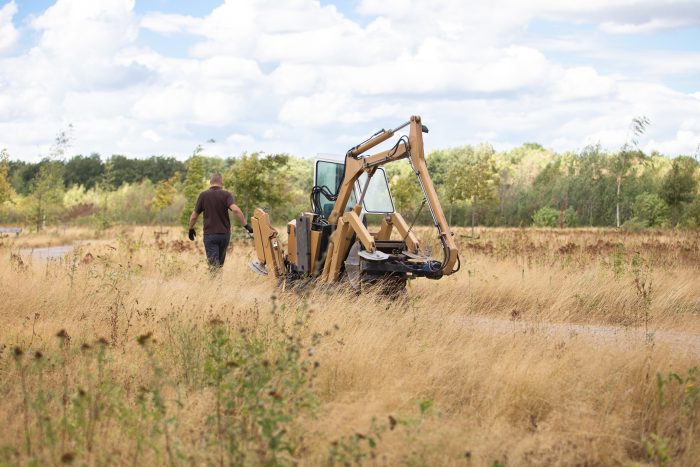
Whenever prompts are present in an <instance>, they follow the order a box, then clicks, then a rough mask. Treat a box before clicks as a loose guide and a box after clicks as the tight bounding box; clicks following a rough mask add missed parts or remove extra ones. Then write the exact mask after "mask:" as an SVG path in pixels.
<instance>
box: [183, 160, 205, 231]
mask: <svg viewBox="0 0 700 467" xmlns="http://www.w3.org/2000/svg"><path fill="white" fill-rule="evenodd" d="M200 152H201V148H200V147H198V148H197V149H196V150H195V152H194V154H192V156H191V157H190V158H189V159H187V162H186V163H185V165H186V167H187V175H186V176H185V181H184V183H183V185H182V194H183V195H184V197H185V206H184V207H183V208H182V212H181V213H180V223H181V224H182V227H183V228H184V229H185V230H187V227H188V225H189V221H190V214H191V213H192V210H193V209H194V205H195V203H196V202H197V197H198V196H199V193H200V192H201V191H202V190H203V189H204V187H205V179H204V164H203V161H202V157H201V156H200V155H199V153H200Z"/></svg>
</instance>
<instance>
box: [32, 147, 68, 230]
mask: <svg viewBox="0 0 700 467" xmlns="http://www.w3.org/2000/svg"><path fill="white" fill-rule="evenodd" d="M62 204H63V165H61V164H60V163H59V162H57V161H52V160H46V161H44V163H43V164H42V165H41V166H40V168H39V172H38V173H37V174H36V177H34V180H32V183H31V196H30V198H29V221H30V222H31V223H32V224H34V226H35V227H36V230H37V231H39V230H42V229H43V228H44V227H45V226H46V223H47V222H50V221H51V220H53V218H55V217H56V215H57V214H58V211H59V210H60V208H61V207H62Z"/></svg>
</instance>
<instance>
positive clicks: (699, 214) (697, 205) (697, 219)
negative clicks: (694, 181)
mask: <svg viewBox="0 0 700 467" xmlns="http://www.w3.org/2000/svg"><path fill="white" fill-rule="evenodd" d="M681 225H683V226H684V227H690V228H693V229H698V228H700V196H696V197H695V199H694V200H693V201H692V202H691V203H689V204H688V205H687V206H686V208H685V210H684V212H683V217H682V218H681Z"/></svg>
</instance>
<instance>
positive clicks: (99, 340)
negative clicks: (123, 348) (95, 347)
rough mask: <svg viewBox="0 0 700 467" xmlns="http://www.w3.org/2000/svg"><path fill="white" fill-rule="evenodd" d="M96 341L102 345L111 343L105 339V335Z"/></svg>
mask: <svg viewBox="0 0 700 467" xmlns="http://www.w3.org/2000/svg"><path fill="white" fill-rule="evenodd" d="M96 342H97V343H98V344H100V345H103V346H104V345H108V344H109V341H108V340H107V339H105V338H104V337H100V338H99V339H97V341H96Z"/></svg>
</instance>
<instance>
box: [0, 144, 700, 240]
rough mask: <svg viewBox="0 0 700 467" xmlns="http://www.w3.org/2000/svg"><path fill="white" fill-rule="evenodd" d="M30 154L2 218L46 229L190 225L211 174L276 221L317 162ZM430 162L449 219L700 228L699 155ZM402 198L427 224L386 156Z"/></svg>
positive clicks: (483, 151)
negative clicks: (56, 226) (53, 225)
mask: <svg viewBox="0 0 700 467" xmlns="http://www.w3.org/2000/svg"><path fill="white" fill-rule="evenodd" d="M56 146H57V148H58V149H55V150H54V151H53V153H52V155H51V156H50V157H47V158H45V159H43V160H41V161H40V162H36V163H30V162H23V161H18V160H12V159H11V157H10V155H9V154H8V153H7V151H6V150H3V151H2V153H1V155H0V206H1V207H0V215H1V216H2V217H1V218H0V224H23V225H26V226H29V227H31V228H35V229H37V230H38V229H41V228H43V227H44V226H45V225H46V224H51V223H71V224H73V223H75V224H90V225H96V226H98V227H106V226H109V225H113V224H118V223H153V224H177V223H183V224H184V223H186V220H187V217H188V215H189V212H190V211H191V209H192V207H193V206H194V202H195V200H196V197H197V195H198V194H199V192H200V191H201V190H203V189H205V188H206V186H207V180H208V177H209V174H211V173H213V172H220V173H222V174H224V179H225V184H226V186H227V188H229V189H230V190H231V191H232V192H233V193H234V195H235V197H236V202H237V203H238V204H239V206H241V208H242V209H243V211H244V212H245V213H246V215H248V216H250V215H251V214H252V210H253V209H254V208H255V207H257V206H260V207H264V208H266V209H268V210H270V211H271V213H272V216H273V219H275V220H276V221H277V222H280V223H282V222H286V221H287V220H288V219H292V218H294V217H295V216H296V215H297V214H298V213H299V212H301V211H304V210H308V209H309V208H310V204H309V194H310V192H311V188H312V184H313V162H312V160H310V159H308V158H301V157H295V156H291V155H288V154H270V155H268V154H259V153H253V154H243V155H241V156H239V157H230V158H220V157H213V156H207V155H205V154H203V153H202V149H201V147H198V148H197V149H196V150H195V151H194V153H193V154H192V156H191V157H189V158H188V159H187V160H186V161H179V160H177V159H176V158H174V157H169V156H151V157H148V158H145V159H139V158H129V157H126V156H123V155H112V156H111V157H108V158H105V159H103V158H102V157H101V156H100V155H99V154H90V155H88V156H84V155H74V156H72V157H70V158H66V157H65V148H61V147H60V139H58V138H57V145H56ZM426 160H427V164H428V169H429V171H430V174H431V177H432V179H433V182H434V184H435V186H436V189H437V190H438V193H439V195H440V199H441V201H442V204H443V208H444V210H445V213H446V215H447V217H448V220H449V222H450V224H451V225H464V226H468V225H475V224H480V225H488V226H529V225H535V226H543V227H578V226H593V227H604V226H605V227H607V226H617V227H625V228H630V229H640V228H646V227H675V226H682V227H689V228H699V227H700V194H699V193H698V186H699V182H700V168H699V167H700V164H699V163H698V159H697V157H690V156H679V157H675V158H669V157H667V156H664V155H661V154H658V153H653V154H645V153H643V152H642V151H640V150H639V149H637V148H636V145H632V144H630V145H625V146H623V147H622V148H621V149H620V150H619V151H612V152H611V151H604V150H602V149H601V148H600V147H599V146H590V147H587V148H585V149H584V150H582V151H580V152H564V153H555V152H553V151H550V150H548V149H546V148H544V147H543V146H541V145H539V144H536V143H526V144H523V145H521V146H519V147H516V148H514V149H511V150H508V151H499V152H497V151H495V150H494V149H493V147H491V146H490V145H488V144H482V145H479V146H462V147H457V148H449V149H442V150H437V151H433V152H431V153H430V154H428V155H427V156H426ZM386 173H387V178H388V179H389V183H390V187H391V190H392V194H393V196H394V200H395V205H396V208H397V209H398V210H399V211H400V212H402V213H403V214H404V216H405V217H407V219H409V220H410V221H412V220H414V219H415V220H416V221H417V222H418V223H429V222H430V219H429V213H428V212H427V210H426V209H421V205H422V200H423V196H422V192H421V191H420V187H419V185H418V183H417V181H416V179H415V175H414V174H413V172H412V170H411V168H410V166H409V165H408V163H407V162H405V161H403V162H400V163H396V164H390V165H388V166H386Z"/></svg>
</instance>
